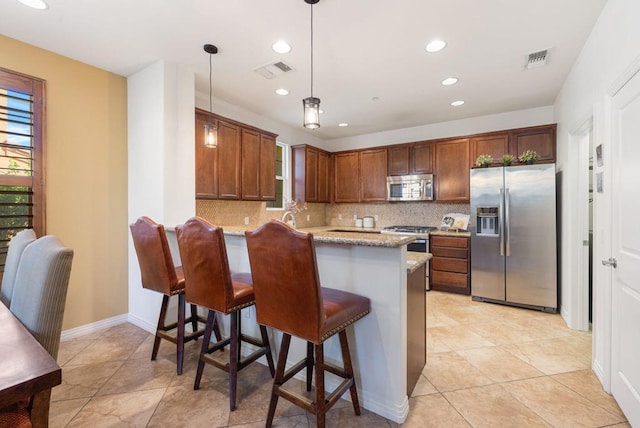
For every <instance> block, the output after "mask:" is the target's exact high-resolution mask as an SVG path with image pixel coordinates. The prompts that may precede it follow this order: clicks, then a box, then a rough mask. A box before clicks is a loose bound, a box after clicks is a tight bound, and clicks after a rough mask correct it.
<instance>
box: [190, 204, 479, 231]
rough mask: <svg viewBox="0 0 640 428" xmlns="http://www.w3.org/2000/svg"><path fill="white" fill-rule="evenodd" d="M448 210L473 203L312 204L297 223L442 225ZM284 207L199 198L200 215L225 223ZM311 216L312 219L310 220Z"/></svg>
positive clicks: (255, 222)
mask: <svg viewBox="0 0 640 428" xmlns="http://www.w3.org/2000/svg"><path fill="white" fill-rule="evenodd" d="M448 213H461V214H469V204H461V203H455V204H454V203H440V202H397V203H384V204H312V203H307V209H306V210H305V211H302V212H300V213H299V214H298V215H297V216H296V222H297V226H298V227H300V228H303V227H313V226H325V225H327V226H353V225H354V224H355V222H354V220H353V217H354V215H355V216H357V217H359V218H362V217H364V216H372V217H374V216H378V220H377V221H376V222H375V226H376V227H385V226H393V225H419V226H439V225H440V221H441V220H442V217H444V215H445V214H448ZM283 214H284V211H282V210H267V208H266V203H265V202H259V201H256V202H253V201H224V200H205V199H198V200H196V215H198V216H200V217H202V218H205V219H207V220H208V221H210V222H212V223H214V224H217V225H221V226H239V225H243V224H244V223H245V218H247V220H248V226H249V227H258V226H260V225H262V224H264V223H266V222H267V221H269V220H271V219H273V218H277V219H280V218H282V215H283ZM307 218H308V219H309V220H307Z"/></svg>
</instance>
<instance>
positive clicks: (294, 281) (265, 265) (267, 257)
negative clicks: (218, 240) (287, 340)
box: [245, 220, 325, 343]
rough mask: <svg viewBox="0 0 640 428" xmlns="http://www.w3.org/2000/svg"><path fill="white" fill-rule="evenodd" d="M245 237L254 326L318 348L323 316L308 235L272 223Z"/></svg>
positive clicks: (313, 254)
mask: <svg viewBox="0 0 640 428" xmlns="http://www.w3.org/2000/svg"><path fill="white" fill-rule="evenodd" d="M245 236H246V238H247V248H248V249H249V261H250V264H251V273H252V276H253V289H254V293H255V296H256V317H257V321H258V323H259V324H262V325H267V326H270V327H273V328H275V329H277V330H280V331H283V332H285V333H287V334H290V335H292V336H296V337H300V338H302V339H305V340H307V341H310V342H314V343H320V331H321V329H322V327H323V326H324V321H325V313H324V306H323V300H322V291H321V288H320V280H319V277H318V267H317V262H316V252H315V246H314V244H313V235H311V234H310V233H302V232H299V231H297V230H295V229H293V228H292V227H290V226H289V225H287V224H285V223H283V222H281V221H279V220H272V221H270V222H268V223H265V224H264V225H262V226H261V227H259V228H258V229H256V230H254V231H247V232H245Z"/></svg>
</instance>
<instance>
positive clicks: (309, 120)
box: [302, 0, 320, 129]
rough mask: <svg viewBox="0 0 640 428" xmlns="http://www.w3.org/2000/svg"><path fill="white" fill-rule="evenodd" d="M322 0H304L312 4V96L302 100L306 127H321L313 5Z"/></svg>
mask: <svg viewBox="0 0 640 428" xmlns="http://www.w3.org/2000/svg"><path fill="white" fill-rule="evenodd" d="M319 1H320V0H304V2H305V3H308V4H310V5H311V96H310V97H308V98H305V99H303V100H302V107H303V109H304V123H303V124H304V127H305V128H309V129H316V128H320V98H315V97H314V96H313V5H314V4H316V3H318V2H319Z"/></svg>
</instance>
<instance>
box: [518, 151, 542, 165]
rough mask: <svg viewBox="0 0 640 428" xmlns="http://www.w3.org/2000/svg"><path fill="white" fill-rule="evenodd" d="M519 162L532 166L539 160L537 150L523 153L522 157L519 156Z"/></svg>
mask: <svg viewBox="0 0 640 428" xmlns="http://www.w3.org/2000/svg"><path fill="white" fill-rule="evenodd" d="M518 160H519V161H520V163H526V164H527V165H531V164H532V163H534V162H535V161H537V160H538V153H537V152H536V151H535V150H526V151H524V152H522V154H521V155H520V156H518Z"/></svg>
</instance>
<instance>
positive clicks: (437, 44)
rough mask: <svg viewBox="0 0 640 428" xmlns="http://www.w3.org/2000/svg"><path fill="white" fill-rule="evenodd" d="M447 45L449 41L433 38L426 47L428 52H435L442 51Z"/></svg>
mask: <svg viewBox="0 0 640 428" xmlns="http://www.w3.org/2000/svg"><path fill="white" fill-rule="evenodd" d="M445 46H447V42H445V41H443V40H433V41H431V42H429V44H428V45H427V47H426V48H425V49H426V51H427V52H431V53H433V52H439V51H441V50H442V49H444V47H445Z"/></svg>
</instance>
